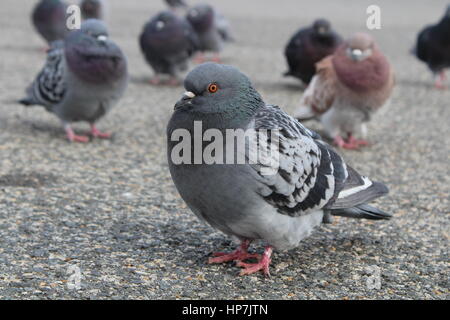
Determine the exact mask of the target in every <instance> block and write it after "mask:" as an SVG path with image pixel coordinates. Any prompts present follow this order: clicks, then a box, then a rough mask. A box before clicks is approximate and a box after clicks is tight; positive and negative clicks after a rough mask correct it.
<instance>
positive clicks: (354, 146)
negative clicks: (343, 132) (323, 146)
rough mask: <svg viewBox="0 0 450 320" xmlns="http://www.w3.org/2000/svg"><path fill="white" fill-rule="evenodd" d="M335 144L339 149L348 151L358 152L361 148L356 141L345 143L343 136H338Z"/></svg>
mask: <svg viewBox="0 0 450 320" xmlns="http://www.w3.org/2000/svg"><path fill="white" fill-rule="evenodd" d="M334 144H335V145H337V146H338V147H339V148H343V149H348V150H357V149H359V147H360V146H359V144H357V143H355V142H354V141H353V142H351V141H345V140H344V139H343V138H342V137H341V136H336V138H334Z"/></svg>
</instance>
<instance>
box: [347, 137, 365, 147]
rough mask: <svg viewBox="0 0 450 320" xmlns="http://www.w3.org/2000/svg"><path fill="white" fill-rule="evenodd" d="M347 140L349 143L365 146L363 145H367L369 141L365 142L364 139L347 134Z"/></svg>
mask: <svg viewBox="0 0 450 320" xmlns="http://www.w3.org/2000/svg"><path fill="white" fill-rule="evenodd" d="M348 142H349V143H351V144H355V145H357V146H362V147H365V146H368V145H369V142H367V141H366V140H364V139H356V138H355V137H353V136H352V135H350V136H349V138H348Z"/></svg>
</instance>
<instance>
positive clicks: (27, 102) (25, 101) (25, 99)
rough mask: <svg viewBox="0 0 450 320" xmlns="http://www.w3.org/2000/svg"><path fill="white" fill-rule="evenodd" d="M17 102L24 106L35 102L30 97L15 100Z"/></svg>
mask: <svg viewBox="0 0 450 320" xmlns="http://www.w3.org/2000/svg"><path fill="white" fill-rule="evenodd" d="M17 102H19V103H20V104H23V105H24V106H27V107H29V106H32V105H35V104H36V103H35V102H34V101H33V100H31V99H30V98H23V99H20V100H19V101H17Z"/></svg>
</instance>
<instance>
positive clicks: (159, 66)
mask: <svg viewBox="0 0 450 320" xmlns="http://www.w3.org/2000/svg"><path fill="white" fill-rule="evenodd" d="M139 43H140V47H141V50H142V52H143V54H144V56H145V59H146V61H147V62H148V63H149V64H150V66H151V67H152V68H153V70H154V72H155V76H154V77H153V78H152V79H151V80H150V83H151V84H154V85H156V84H160V83H161V75H168V76H169V79H168V80H167V81H166V83H167V84H169V85H178V84H179V83H180V79H179V74H180V73H181V72H183V71H186V70H187V68H188V63H189V58H191V57H192V56H193V54H194V53H195V51H196V50H197V48H198V45H199V44H198V38H197V35H196V33H195V32H194V30H193V29H192V27H191V25H190V24H189V23H188V22H187V20H186V19H184V18H183V17H179V16H177V15H176V14H175V13H173V12H171V11H163V12H161V13H159V14H157V15H156V16H155V17H154V18H152V19H151V20H150V22H148V23H147V24H146V25H145V26H144V29H143V31H142V33H141V36H140V38H139Z"/></svg>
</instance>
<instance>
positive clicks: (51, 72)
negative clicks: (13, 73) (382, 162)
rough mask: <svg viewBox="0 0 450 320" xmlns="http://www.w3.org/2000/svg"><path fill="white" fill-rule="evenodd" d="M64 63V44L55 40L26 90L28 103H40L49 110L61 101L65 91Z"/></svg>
mask: <svg viewBox="0 0 450 320" xmlns="http://www.w3.org/2000/svg"><path fill="white" fill-rule="evenodd" d="M64 64H65V62H64V44H63V42H62V41H55V42H53V43H52V46H51V48H50V50H49V52H48V54H47V60H46V62H45V65H44V67H43V69H42V70H41V72H40V73H39V74H38V76H37V77H36V79H35V80H34V82H33V83H32V84H31V85H30V87H29V88H28V90H27V94H28V97H27V98H26V100H27V101H28V104H37V105H42V106H45V107H46V109H48V110H50V109H51V107H52V106H54V105H56V104H58V103H60V102H61V101H62V99H63V98H64V94H65V92H66V83H65V79H64V68H65V67H64Z"/></svg>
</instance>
